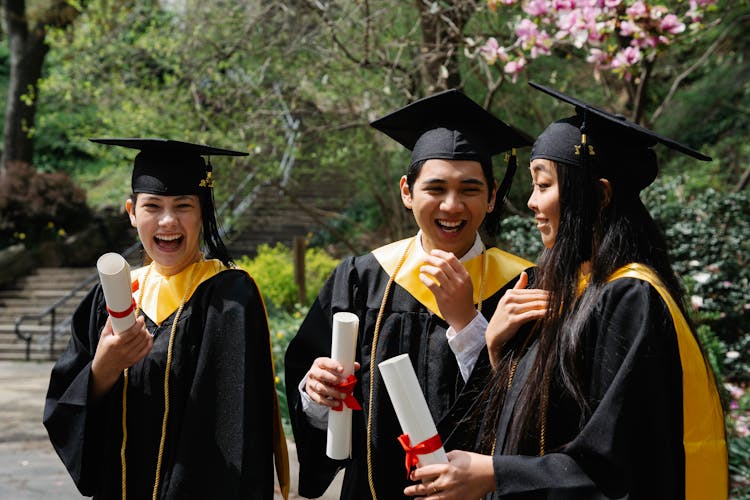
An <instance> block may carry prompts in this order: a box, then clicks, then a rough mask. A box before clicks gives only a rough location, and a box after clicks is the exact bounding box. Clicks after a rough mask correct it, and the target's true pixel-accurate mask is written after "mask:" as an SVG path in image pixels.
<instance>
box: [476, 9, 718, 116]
mask: <svg viewBox="0 0 750 500" xmlns="http://www.w3.org/2000/svg"><path fill="white" fill-rule="evenodd" d="M486 2H487V7H488V9H489V11H490V12H491V13H494V15H496V16H499V17H500V18H502V19H505V20H508V22H509V24H510V26H511V27H512V30H513V36H512V37H511V39H510V43H508V44H504V45H503V44H501V43H500V42H498V38H500V37H495V36H491V35H490V36H485V37H483V38H482V40H481V41H480V44H479V45H475V47H477V48H476V50H475V52H474V54H473V55H474V56H479V59H480V60H483V61H484V62H485V63H486V64H487V65H488V66H494V67H496V68H498V69H499V70H500V71H501V72H502V74H503V75H502V77H501V78H500V81H502V80H505V79H510V80H511V81H512V82H515V81H516V80H517V78H518V76H519V74H521V73H522V72H523V71H524V70H526V69H527V68H528V67H529V65H530V64H532V63H533V61H534V60H535V59H537V58H539V57H542V56H549V55H551V54H553V53H554V49H556V48H563V49H564V50H565V52H566V53H572V54H574V55H575V56H577V57H580V58H582V59H585V61H586V62H588V63H590V64H591V65H592V67H593V68H592V69H593V76H594V78H596V79H597V80H598V79H600V78H601V76H602V72H609V73H611V74H612V75H613V76H615V77H617V78H618V79H619V80H620V81H621V82H622V84H623V86H624V87H625V88H626V89H627V92H628V100H629V102H628V108H630V109H632V114H631V116H630V118H631V119H633V120H636V121H640V120H641V118H642V112H643V109H642V106H643V104H642V103H643V99H642V97H643V93H644V91H645V88H646V84H647V82H648V80H649V77H650V76H651V74H652V71H653V69H654V63H655V62H656V60H657V58H658V56H659V55H660V54H661V53H662V52H664V51H665V50H666V49H667V48H668V47H670V46H671V45H673V44H674V43H675V42H676V41H678V40H679V39H681V37H682V38H685V39H687V37H688V36H690V35H694V34H695V33H696V32H697V30H699V29H700V28H702V27H703V26H704V24H703V23H704V20H705V18H706V15H707V14H708V13H709V12H711V11H716V10H717V9H716V6H715V2H716V0H689V1H681V2H680V1H677V2H676V1H672V0H486ZM667 4H668V5H667ZM506 39H507V38H506ZM670 97H671V96H670ZM652 118H654V117H652Z"/></svg>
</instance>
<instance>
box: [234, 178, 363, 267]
mask: <svg viewBox="0 0 750 500" xmlns="http://www.w3.org/2000/svg"><path fill="white" fill-rule="evenodd" d="M350 197H351V183H349V182H346V181H344V180H342V179H341V178H340V176H339V177H335V176H333V175H331V176H327V177H322V176H312V175H305V176H302V177H301V178H297V179H295V181H294V182H292V183H290V184H288V185H287V186H286V188H283V189H282V188H280V187H279V185H278V184H267V185H264V186H261V187H260V188H259V189H258V191H257V194H256V198H255V200H254V202H253V205H252V207H251V208H250V209H249V210H248V211H247V212H246V213H245V215H244V216H243V217H242V219H241V220H239V221H237V222H236V223H235V229H234V230H233V231H232V232H230V234H229V235H228V236H227V238H226V240H227V247H228V250H229V252H230V254H231V255H232V256H233V257H234V258H236V259H237V258H240V257H241V256H243V255H247V256H249V257H251V258H252V257H254V256H255V254H256V249H257V247H258V245H260V244H263V243H268V244H271V245H273V244H275V243H276V242H281V243H283V244H284V245H286V246H287V247H290V246H291V245H292V240H293V239H294V237H295V236H306V235H307V234H308V233H312V232H315V231H318V230H321V229H325V224H326V223H327V222H330V221H331V218H332V215H333V214H338V213H340V212H341V211H342V210H343V208H344V207H345V206H346V205H347V203H348V202H349V199H350Z"/></svg>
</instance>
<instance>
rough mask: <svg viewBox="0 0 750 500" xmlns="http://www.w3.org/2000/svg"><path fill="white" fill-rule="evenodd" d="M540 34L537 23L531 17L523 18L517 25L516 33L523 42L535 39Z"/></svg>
mask: <svg viewBox="0 0 750 500" xmlns="http://www.w3.org/2000/svg"><path fill="white" fill-rule="evenodd" d="M537 34H539V29H538V28H537V25H536V24H534V22H533V21H531V20H530V19H522V20H521V22H520V23H518V26H516V35H517V36H518V39H519V40H521V43H524V44H525V43H527V42H528V41H529V40H533V39H534V38H536V36H537Z"/></svg>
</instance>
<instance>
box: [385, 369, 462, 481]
mask: <svg viewBox="0 0 750 500" xmlns="http://www.w3.org/2000/svg"><path fill="white" fill-rule="evenodd" d="M378 368H380V374H381V375H382V376H383V382H385V388H386V389H387V390H388V395H389V396H390V397H391V403H393V409H394V410H396V416H397V417H398V422H399V423H400V424H401V430H402V431H403V433H404V434H406V435H408V436H409V441H410V442H411V446H415V445H417V444H419V443H421V442H422V441H425V440H426V439H429V438H431V437H432V436H434V435H435V434H437V429H436V428H435V422H434V421H433V420H432V415H431V414H430V409H429V408H428V407H427V401H425V399H424V394H422V389H421V388H420V387H419V382H418V381H417V374H416V373H414V367H413V366H412V365H411V361H410V360H409V355H408V354H400V355H398V356H394V357H392V358H390V359H387V360H385V361H383V362H382V363H380V364H378ZM396 437H397V436H393V439H396ZM447 463H448V456H447V455H446V454H445V449H443V447H442V446H441V447H440V449H439V450H437V451H434V452H432V453H428V454H425V455H419V465H420V467H422V466H425V465H432V464H447Z"/></svg>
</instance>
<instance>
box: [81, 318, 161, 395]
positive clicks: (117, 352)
mask: <svg viewBox="0 0 750 500" xmlns="http://www.w3.org/2000/svg"><path fill="white" fill-rule="evenodd" d="M153 345H154V338H153V337H152V336H151V334H150V333H149V332H148V330H147V329H146V324H145V322H144V319H143V316H140V317H138V318H136V320H135V323H133V325H132V326H131V327H130V328H128V329H127V330H124V331H123V332H121V333H119V334H115V332H114V330H112V322H111V319H110V318H107V323H106V324H105V325H104V328H103V329H102V333H101V334H100V336H99V344H98V345H97V346H96V353H95V354H94V359H93V361H92V362H91V384H90V386H89V394H90V395H91V397H93V398H94V399H99V398H100V397H101V396H103V395H104V394H105V393H107V392H108V391H109V390H110V389H111V388H112V386H113V385H115V382H117V379H118V378H119V377H120V374H121V373H122V372H123V371H124V370H125V368H128V367H130V366H133V365H134V364H135V363H136V362H137V361H139V360H141V359H143V358H144V357H145V356H146V355H147V354H148V353H149V352H151V347H152V346H153Z"/></svg>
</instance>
